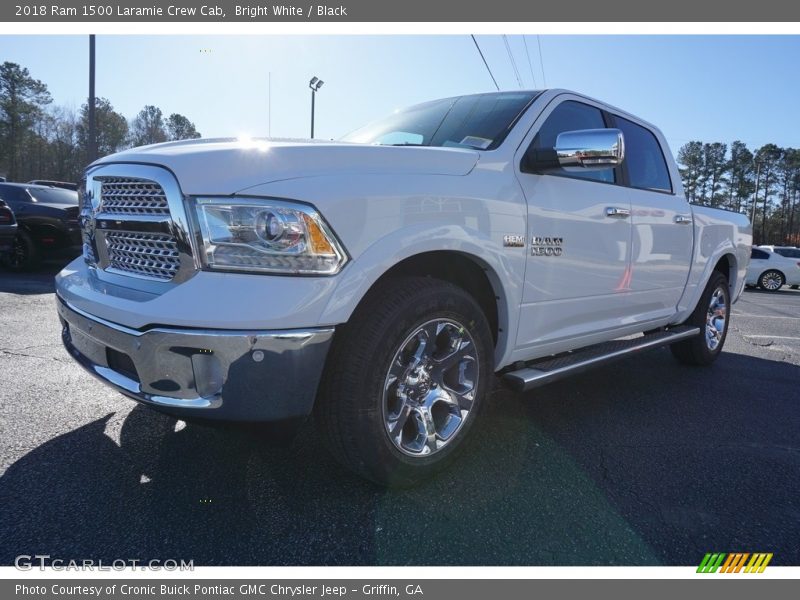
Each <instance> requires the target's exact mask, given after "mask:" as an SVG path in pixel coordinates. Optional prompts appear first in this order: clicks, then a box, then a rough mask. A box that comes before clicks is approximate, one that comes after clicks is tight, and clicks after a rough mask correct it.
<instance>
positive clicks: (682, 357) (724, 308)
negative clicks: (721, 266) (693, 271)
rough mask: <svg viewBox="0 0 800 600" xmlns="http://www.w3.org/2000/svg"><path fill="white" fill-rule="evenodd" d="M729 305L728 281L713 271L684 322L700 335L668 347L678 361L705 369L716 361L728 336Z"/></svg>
mask: <svg viewBox="0 0 800 600" xmlns="http://www.w3.org/2000/svg"><path fill="white" fill-rule="evenodd" d="M730 305H731V296H730V291H729V289H728V278H727V277H725V276H724V275H723V274H722V273H719V272H715V273H714V274H713V275H712V276H711V279H710V280H709V282H708V284H707V285H706V289H705V290H703V294H702V296H700V302H698V303H697V307H696V308H695V309H694V312H693V313H692V315H691V316H690V317H689V318H688V319H687V320H686V322H685V323H684V325H694V326H695V327H699V328H700V335H697V336H695V337H692V338H689V339H688V340H684V341H682V342H677V343H675V344H672V346H670V349H671V350H672V354H673V355H674V356H675V358H677V359H678V362H681V363H683V364H685V365H698V366H706V365H710V364H711V363H713V362H714V361H715V360H716V359H717V356H719V354H720V352H722V346H724V345H725V339H726V338H727V337H728V321H729V318H730Z"/></svg>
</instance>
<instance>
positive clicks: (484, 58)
mask: <svg viewBox="0 0 800 600" xmlns="http://www.w3.org/2000/svg"><path fill="white" fill-rule="evenodd" d="M470 37H471V38H472V41H473V42H475V48H477V49H478V54H480V55H481V58H482V59H483V64H484V65H486V70H487V71H489V77H491V78H492V81H494V87H496V88H497V91H498V92H499V91H500V86H499V85H497V80H496V79H495V78H494V74H493V73H492V70H491V69H490V68H489V63H488V62H486V57H485V56H484V55H483V52H482V51H481V47H480V46H478V40H476V39H475V36H474V35H472V34H470Z"/></svg>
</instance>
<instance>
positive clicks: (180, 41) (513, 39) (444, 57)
mask: <svg viewBox="0 0 800 600" xmlns="http://www.w3.org/2000/svg"><path fill="white" fill-rule="evenodd" d="M477 40H478V43H479V44H480V46H481V48H482V49H483V51H484V54H485V56H486V59H487V61H488V62H489V66H490V67H491V68H492V71H493V72H494V75H495V77H496V78H497V81H498V83H499V85H500V87H501V89H517V88H519V83H518V82H517V78H516V76H515V74H514V71H513V69H512V67H511V61H510V59H509V56H508V53H507V50H506V46H505V41H504V39H503V36H493V35H479V36H477ZM507 40H508V43H509V47H510V49H511V52H512V55H513V56H514V59H515V61H516V65H517V68H518V70H519V74H520V77H521V79H522V84H523V86H524V87H526V88H534V87H536V88H541V87H543V86H544V84H545V83H546V85H547V87H551V88H552V87H563V88H568V89H574V90H577V91H580V92H583V93H586V94H588V95H590V96H594V97H597V98H599V99H602V100H604V101H607V102H609V103H611V104H614V105H617V106H619V107H620V108H623V109H625V110H628V111H629V112H632V113H634V114H636V115H638V116H640V117H641V118H644V119H647V120H649V121H652V122H653V123H655V124H657V125H658V126H659V127H661V129H662V130H663V131H664V133H665V135H666V137H667V139H668V140H669V142H670V145H671V146H672V149H673V152H676V151H677V148H678V147H679V146H680V145H681V144H683V143H684V142H686V141H688V140H690V139H700V140H703V141H723V142H731V141H733V140H734V139H741V140H744V141H745V142H747V143H748V145H749V146H750V147H754V146H758V145H761V144H764V143H767V142H775V143H777V144H778V145H782V146H793V147H800V110H798V107H799V106H800V76H799V75H798V73H800V68H798V65H799V64H800V36H722V35H709V36H705V35H702V36H617V35H614V36H548V35H542V36H541V38H540V39H538V40H537V37H536V36H535V35H533V36H526V38H525V39H524V41H526V42H527V46H528V51H529V54H530V61H531V63H530V66H529V63H528V57H527V55H526V51H525V45H524V41H523V37H522V36H519V35H513V36H508V38H507ZM539 41H540V42H541V51H542V54H541V59H542V62H543V64H544V73H543V72H542V68H541V65H540V56H539V43H538V42H539ZM0 60H3V61H5V60H8V61H13V62H17V63H19V64H21V65H23V66H25V67H27V68H28V69H29V70H30V72H31V74H32V75H33V76H34V77H36V78H38V79H41V80H42V81H44V82H45V83H46V84H47V85H48V86H49V88H50V91H51V93H52V95H53V98H54V102H55V103H56V104H61V105H67V106H72V107H75V108H77V107H78V106H79V105H80V104H81V103H82V102H84V101H85V97H86V95H87V89H88V38H87V36H52V35H48V36H35V35H26V36H9V35H2V36H0ZM531 71H533V74H532V73H531ZM270 72H271V74H272V75H271V79H272V103H271V106H272V109H271V133H272V135H273V136H274V137H306V136H308V133H309V113H310V99H309V95H310V91H309V89H308V80H309V79H310V78H311V77H312V76H314V75H316V76H319V77H320V78H321V79H323V80H324V81H325V85H324V87H323V88H322V89H321V90H320V92H319V94H318V95H317V112H316V134H317V137H320V138H336V137H339V136H341V135H344V134H345V133H347V132H349V131H351V130H352V129H355V128H357V127H358V126H360V125H362V124H364V123H366V122H368V121H370V120H373V119H375V118H378V117H380V116H383V115H384V114H387V113H389V112H391V111H393V110H394V109H396V108H399V107H402V106H406V105H409V104H413V103H416V102H420V101H424V100H429V99H434V98H438V97H444V96H451V95H458V94H464V93H472V92H481V91H490V90H493V89H494V84H493V83H492V81H491V79H490V77H489V75H488V73H487V71H486V68H485V67H484V65H483V62H482V61H481V58H480V56H479V55H478V53H477V51H476V49H475V46H474V44H473V42H472V40H471V39H470V37H469V36H468V35H433V36H431V35H426V36H409V35H396V36H321V35H317V36H297V35H291V36H276V35H227V36H195V35H171V36H139V35H137V36H122V35H109V36H102V35H101V36H98V37H97V95H98V96H104V97H107V98H108V99H109V100H111V102H112V104H113V105H114V106H115V108H116V109H117V110H119V111H120V112H122V113H123V114H124V115H125V116H127V117H129V118H130V117H132V116H133V115H135V114H136V112H138V111H139V110H140V109H141V107H142V106H144V105H145V104H155V105H157V106H159V107H160V108H161V109H162V110H163V111H164V113H165V114H169V113H171V112H179V113H182V114H184V115H186V116H187V117H189V118H190V119H191V120H192V121H194V123H195V124H196V125H197V128H198V130H199V131H201V132H202V134H203V135H204V136H205V137H212V136H231V135H241V134H247V135H252V136H254V137H255V136H263V135H267V133H268V129H269V118H268V77H269V75H268V74H269V73H270ZM534 78H535V85H534Z"/></svg>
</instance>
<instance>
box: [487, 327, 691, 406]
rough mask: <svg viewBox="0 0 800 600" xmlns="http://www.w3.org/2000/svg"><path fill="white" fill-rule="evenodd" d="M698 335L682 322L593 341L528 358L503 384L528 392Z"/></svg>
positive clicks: (505, 377) (508, 374)
mask: <svg viewBox="0 0 800 600" xmlns="http://www.w3.org/2000/svg"><path fill="white" fill-rule="evenodd" d="M699 334H700V328H699V327H690V326H688V325H682V326H680V327H673V328H671V329H667V330H665V331H658V332H656V333H649V334H647V335H643V336H641V337H637V338H633V339H626V340H614V341H611V342H604V343H602V344H595V345H594V346H588V347H586V348H582V349H580V350H574V351H572V352H567V353H565V354H561V355H559V356H553V357H547V358H542V359H538V360H536V361H531V362H529V363H527V364H526V366H524V367H523V368H521V369H517V370H516V371H509V372H508V373H506V374H505V375H503V383H505V384H506V385H507V386H509V387H510V388H511V389H513V390H516V391H518V392H527V391H528V390H532V389H534V388H537V387H539V386H542V385H545V384H547V383H551V382H553V381H557V380H559V379H563V378H564V377H567V376H569V375H574V374H575V373H580V372H581V371H586V370H588V369H591V368H592V367H596V366H599V365H602V364H605V363H607V362H611V361H614V360H617V359H620V358H624V357H626V356H629V355H631V354H635V353H637V352H640V351H642V350H649V349H651V348H658V347H660V346H667V345H669V344H673V343H675V342H679V341H681V340H685V339H687V338H691V337H694V336H696V335H699Z"/></svg>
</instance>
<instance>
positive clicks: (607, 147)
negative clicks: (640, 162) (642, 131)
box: [554, 129, 625, 171]
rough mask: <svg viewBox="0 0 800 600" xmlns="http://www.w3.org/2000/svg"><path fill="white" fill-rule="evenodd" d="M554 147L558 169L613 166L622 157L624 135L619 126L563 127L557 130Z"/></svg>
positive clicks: (615, 165) (617, 163)
mask: <svg viewBox="0 0 800 600" xmlns="http://www.w3.org/2000/svg"><path fill="white" fill-rule="evenodd" d="M554 150H555V151H556V156H557V157H558V164H559V166H560V167H561V168H562V169H567V170H576V169H580V170H590V171H601V170H604V169H613V168H614V167H617V166H619V165H621V164H622V161H623V160H624V158H625V138H624V137H623V135H622V132H621V131H620V130H619V129H582V130H579V131H565V132H563V133H560V134H558V137H557V138H556V146H555V148H554Z"/></svg>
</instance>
